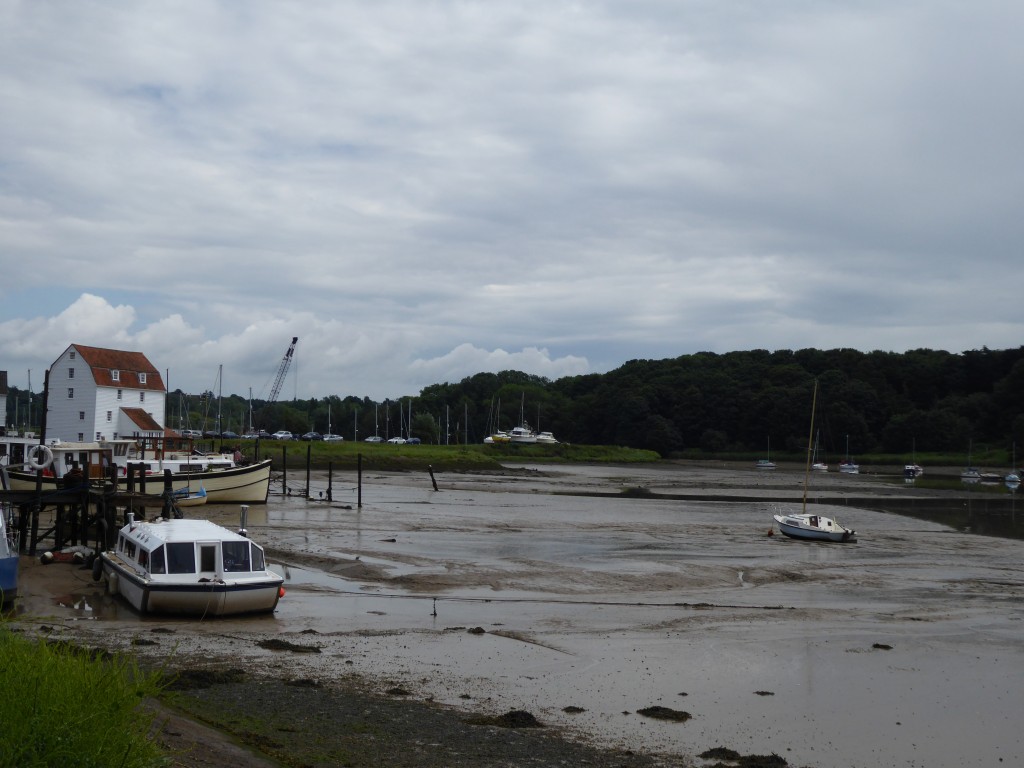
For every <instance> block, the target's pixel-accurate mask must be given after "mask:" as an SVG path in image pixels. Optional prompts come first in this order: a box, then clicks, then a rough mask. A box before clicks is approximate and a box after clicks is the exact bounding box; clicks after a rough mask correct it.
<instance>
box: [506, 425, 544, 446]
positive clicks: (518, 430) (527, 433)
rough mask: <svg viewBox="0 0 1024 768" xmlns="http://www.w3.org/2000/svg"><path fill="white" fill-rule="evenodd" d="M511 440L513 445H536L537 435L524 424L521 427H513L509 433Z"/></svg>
mask: <svg viewBox="0 0 1024 768" xmlns="http://www.w3.org/2000/svg"><path fill="white" fill-rule="evenodd" d="M508 437H509V440H510V441H511V442H513V443H536V442H537V435H536V434H534V431H533V430H532V429H530V427H529V425H527V424H523V425H522V426H521V427H512V429H511V431H509V433H508Z"/></svg>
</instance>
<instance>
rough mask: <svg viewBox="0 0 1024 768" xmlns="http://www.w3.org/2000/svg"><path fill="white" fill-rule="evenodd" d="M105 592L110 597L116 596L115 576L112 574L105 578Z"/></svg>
mask: <svg viewBox="0 0 1024 768" xmlns="http://www.w3.org/2000/svg"><path fill="white" fill-rule="evenodd" d="M107 592H109V593H110V594H112V595H116V594H117V574H116V573H114V572H111V573H110V575H109V576H107Z"/></svg>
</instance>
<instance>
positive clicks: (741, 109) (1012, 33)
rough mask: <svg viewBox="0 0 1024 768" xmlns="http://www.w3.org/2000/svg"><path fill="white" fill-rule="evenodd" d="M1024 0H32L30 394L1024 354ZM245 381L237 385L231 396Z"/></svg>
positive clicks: (3, 245) (17, 203)
mask: <svg viewBox="0 0 1024 768" xmlns="http://www.w3.org/2000/svg"><path fill="white" fill-rule="evenodd" d="M1022 29H1024V4H1022V3H1014V2H1009V0H1006V1H1001V0H975V2H971V3H964V2H947V1H946V0H906V1H903V2H901V1H900V0H886V1H885V2H874V1H873V0H865V1H862V2H827V1H826V0H814V2H810V1H809V0H799V1H798V0H773V1H772V2H753V1H746V2H739V1H735V2H730V0H702V1H694V0H629V1H628V2H627V1H626V0H621V1H620V2H561V3H560V2H552V0H537V1H536V2H534V1H533V0H517V1H516V2H501V1H500V0H487V1H486V2H472V1H469V0H464V1H462V2H448V1H447V0H433V1H432V2H427V1H425V0H417V1H415V2H413V1H408V2H407V1H405V0H377V1H376V2H344V1H341V0H329V1H328V0H325V1H323V2H310V1H308V0H306V1H304V2H263V1H260V0H245V1H244V2H237V1H231V2H228V1H225V2H212V1H200V0H168V1H167V2H145V1H141V2H140V1H138V0H136V1H135V2H131V3H124V2H82V0H67V1H65V2H60V1H54V2H46V1H45V0H23V1H21V2H19V1H18V0H0V260H2V269H3V276H2V280H0V302H2V303H0V369H6V370H7V371H8V376H9V381H10V383H11V384H12V385H14V386H18V387H25V386H27V385H28V371H29V370H31V372H32V373H31V376H32V386H33V389H35V390H36V391H38V390H39V389H41V388H42V381H43V373H44V371H45V369H46V368H47V367H49V366H50V365H51V364H52V363H53V362H54V361H55V360H56V359H57V358H58V357H59V356H60V354H61V353H62V352H63V351H64V350H65V349H66V348H67V347H68V345H70V344H74V343H78V344H88V345H94V346H102V347H110V348H115V349H125V350H133V351H140V352H143V353H144V354H145V355H146V356H147V357H148V358H149V359H150V361H152V363H153V364H154V365H155V366H156V367H157V369H159V370H160V371H161V372H163V373H166V374H167V376H168V384H169V386H170V388H171V389H172V390H174V389H178V388H181V389H183V390H184V391H186V392H189V393H194V392H200V391H202V390H205V389H213V390H214V391H216V390H217V388H218V387H220V388H222V390H223V393H224V394H231V393H237V394H242V395H246V394H248V392H249V391H250V390H251V391H252V394H253V396H254V397H257V398H261V397H266V396H267V395H268V394H269V391H270V387H271V385H272V383H273V378H274V374H275V373H276V371H277V368H278V365H279V363H280V361H281V358H282V356H283V355H284V353H285V351H286V349H287V348H288V344H289V342H290V341H291V338H292V336H298V337H299V343H298V346H297V349H296V353H295V357H294V361H295V362H294V365H293V367H292V371H291V374H290V376H289V378H288V381H287V382H286V384H285V387H284V389H283V390H282V394H281V398H282V399H286V398H290V397H292V396H296V395H297V396H298V397H302V398H305V397H321V396H324V395H328V394H339V395H341V396H345V395H358V396H360V397H361V396H369V397H372V398H375V399H380V400H382V399H384V398H395V397H399V396H403V395H414V394H416V393H418V392H419V390H420V389H421V388H422V387H424V386H426V385H429V384H433V383H439V382H444V381H458V380H460V379H462V378H463V377H465V376H468V375H471V374H474V373H477V372H480V371H500V370H505V369H517V370H522V371H527V372H529V373H534V374H538V375H542V376H546V377H549V378H551V379H556V378H559V377H562V376H566V375H573V374H580V373H592V372H604V371H607V370H610V369H612V368H615V367H617V366H619V365H621V364H622V363H624V362H625V361H627V360H631V359H635V358H657V359H660V358H668V357H677V356H679V355H683V354H689V353H693V352H699V351H714V352H729V351H733V350H746V349H757V348H761V349H772V350H774V349H801V348H806V347H817V348H824V349H831V348H835V347H853V348H856V349H860V350H864V351H870V350H875V349H880V350H889V351H895V352H902V351H905V350H908V349H916V348H922V347H923V348H930V349H945V350H950V351H952V352H962V351H965V350H971V349H980V348H981V347H983V346H987V347H989V348H992V349H1005V348H1011V347H1014V348H1015V347H1018V346H1020V345H1021V344H1022V343H1024V309H1022V307H1024V296H1022V293H1024V291H1022V286H1024V280H1022V274H1024V259H1022V255H1024V254H1022V251H1024V214H1022V212H1021V206H1022V201H1024V188H1022V187H1024V98H1022V94H1024V91H1022V79H1021V78H1022V73H1024V45H1022V44H1021V40H1020V34H1021V30H1022ZM221 367H222V369H223V376H222V377H221V378H218V371H219V370H221Z"/></svg>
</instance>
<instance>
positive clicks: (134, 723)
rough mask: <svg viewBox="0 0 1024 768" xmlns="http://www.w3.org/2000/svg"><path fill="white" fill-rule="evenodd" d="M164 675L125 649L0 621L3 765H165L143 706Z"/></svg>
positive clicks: (116, 767) (20, 767)
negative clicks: (75, 642) (102, 650)
mask: <svg viewBox="0 0 1024 768" xmlns="http://www.w3.org/2000/svg"><path fill="white" fill-rule="evenodd" d="M159 689H160V683H159V676H158V675H155V674H153V673H144V672H142V671H140V670H139V668H138V666H137V665H136V664H135V663H134V662H132V661H131V660H129V659H127V658H125V657H122V656H114V657H110V656H106V655H96V654H90V653H89V652H88V651H84V650H82V649H78V648H75V647H73V646H70V645H67V644H64V643H54V642H50V641H47V640H44V639H30V638H26V637H22V636H21V635H19V634H17V633H15V632H13V631H11V627H10V625H9V624H7V623H4V622H0V692H2V695H0V723H2V724H3V725H2V727H0V766H2V767H3V768H7V766H11V767H12V768H13V767H14V766H17V767H18V768H36V767H39V768H42V767H43V766H47V767H49V766H76V767H78V768H101V767H102V768H150V767H151V766H162V765H166V764H167V763H166V758H165V756H164V753H163V750H162V749H161V748H160V747H159V746H158V745H157V744H156V743H155V742H153V741H151V740H150V738H149V736H148V734H149V732H150V729H151V726H152V724H153V721H154V718H155V715H154V714H153V713H152V712H151V711H150V710H149V709H148V708H146V707H144V706H143V704H144V702H145V700H146V699H147V698H150V697H152V696H155V695H156V693H157V692H158V691H159Z"/></svg>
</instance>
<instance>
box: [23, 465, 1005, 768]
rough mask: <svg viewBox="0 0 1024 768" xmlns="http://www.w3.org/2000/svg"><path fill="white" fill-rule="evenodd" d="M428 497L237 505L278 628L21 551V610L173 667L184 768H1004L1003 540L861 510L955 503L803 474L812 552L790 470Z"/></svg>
mask: <svg viewBox="0 0 1024 768" xmlns="http://www.w3.org/2000/svg"><path fill="white" fill-rule="evenodd" d="M437 482H438V490H436V491H435V490H434V489H433V487H432V484H431V482H430V479H429V478H428V477H426V476H420V475H418V474H409V473H404V474H403V473H395V474H392V473H374V474H372V475H367V476H365V477H364V478H363V487H362V501H363V503H362V506H359V505H358V504H357V498H358V497H357V493H356V489H355V479H354V478H353V477H351V476H347V475H346V476H343V477H342V476H335V477H332V478H330V485H329V486H328V478H327V477H326V476H325V475H323V474H316V475H313V476H312V477H311V480H310V487H309V488H308V489H307V488H305V487H300V488H296V482H295V477H294V476H290V477H289V479H288V485H289V487H290V493H288V494H284V493H282V492H281V490H282V485H280V484H279V485H278V488H277V489H276V492H274V493H272V496H271V499H270V503H269V504H267V505H266V507H256V506H253V507H250V509H249V514H248V529H249V533H250V535H251V536H252V537H253V538H254V539H255V540H256V541H258V542H260V543H261V544H264V545H266V547H267V549H268V553H269V555H270V559H271V561H272V562H274V563H276V564H277V566H276V567H278V568H280V570H281V572H282V573H284V574H285V576H286V579H287V581H286V588H287V595H286V596H285V597H284V598H283V599H282V600H281V603H280V604H279V607H278V609H277V611H276V612H275V613H274V614H273V615H268V616H254V617H243V618H228V619H216V620H215V619H202V618H189V619H170V618H166V617H151V616H139V615H137V614H135V613H133V612H132V611H131V609H129V608H128V607H127V606H126V605H124V604H122V603H121V602H120V601H119V600H116V599H113V598H111V597H110V596H108V595H106V594H105V592H104V589H103V585H102V584H99V583H96V582H93V581H92V578H91V573H90V572H89V571H88V570H85V569H80V568H76V567H74V566H71V565H68V564H63V563H56V564H53V565H49V566H42V565H39V564H38V563H37V562H35V561H29V560H28V559H27V558H26V560H25V562H24V564H23V565H24V567H23V574H22V581H23V592H24V597H23V598H22V599H21V601H20V605H19V608H18V613H17V615H16V617H15V619H16V621H18V622H20V623H21V625H22V628H23V629H25V630H26V631H33V632H46V633H58V634H60V635H61V636H63V637H65V638H66V639H69V640H73V641H74V642H77V643H79V644H82V645H88V646H97V647H104V648H108V649H111V650H125V651H129V652H131V653H133V654H135V655H136V656H137V657H138V658H139V659H140V660H142V661H144V662H145V663H164V662H166V663H167V664H168V667H169V668H170V669H172V670H177V671H179V672H180V676H179V677H178V681H177V682H176V683H175V684H174V685H175V687H176V688H177V691H176V692H175V693H174V695H173V697H171V698H170V699H169V700H170V701H171V702H172V703H173V704H174V706H176V707H179V708H181V710H182V711H183V712H185V713H187V714H189V715H190V716H191V717H194V718H195V717H198V718H200V719H202V720H203V721H205V722H207V723H210V724H212V725H214V726H215V727H216V730H215V731H213V732H212V735H208V737H207V740H208V742H209V743H208V744H207V745H206V746H205V747H203V748H200V749H194V750H192V751H191V752H189V751H187V750H185V748H184V746H183V745H187V744H188V743H189V742H188V738H190V734H189V733H188V731H189V727H188V726H187V723H188V722H190V721H181V720H179V719H175V720H174V721H173V723H175V725H169V726H168V729H167V731H166V733H165V735H164V738H169V734H172V733H174V732H176V733H177V734H178V736H179V737H181V738H179V739H178V741H177V742H174V741H173V739H171V741H172V743H176V744H177V747H178V749H179V753H180V754H179V758H178V759H179V760H180V761H181V762H179V763H178V764H179V765H182V766H185V765H194V766H199V765H211V764H216V763H210V762H207V763H203V762H187V760H188V759H199V758H200V757H204V758H208V757H210V755H212V754H213V753H212V749H213V747H212V746H211V745H212V744H213V743H214V741H216V739H223V735H224V734H225V733H227V734H230V735H231V739H229V740H228V742H226V744H227V745H229V746H232V747H233V748H241V749H248V750H255V753H258V754H259V755H262V756H264V759H267V760H269V761H272V763H276V764H282V765H410V766H411V765H519V764H535V765H566V764H590V765H598V766H602V765H608V766H611V765H630V766H632V765H635V766H646V765H680V764H684V765H687V764H688V765H711V764H714V763H721V764H724V765H739V764H747V765H757V764H764V765H772V764H774V765H782V764H788V765H795V766H818V767H819V768H830V767H831V766H836V767H837V768H838V766H879V765H908V766H947V765H948V766H954V765H955V766H969V765H979V766H980V765H995V764H1005V765H1014V764H1024V744H1022V737H1021V736H1020V735H1019V729H1018V728H1017V721H1018V713H1019V712H1020V711H1021V709H1022V707H1024V640H1022V637H1021V632H1020V628H1021V621H1022V619H1024V601H1022V600H1021V598H1022V597H1024V558H1022V555H1024V542H1021V541H1020V540H1013V539H1004V538H997V537H990V536H981V535H977V534H974V533H971V532H965V531H963V530H958V529H956V528H953V527H950V526H948V525H945V524H942V523H938V522H929V521H928V520H926V519H922V518H921V517H907V516H904V515H900V514H894V513H892V512H887V511H885V510H884V507H885V504H884V503H883V504H879V503H876V502H877V500H878V499H882V500H885V499H890V498H891V499H892V500H893V502H894V503H893V506H894V508H895V507H900V508H903V507H905V506H906V505H907V504H911V505H912V506H915V508H924V507H927V505H928V504H931V503H935V504H942V505H947V506H948V505H949V504H951V503H952V504H964V505H968V506H969V505H972V504H974V503H976V502H974V500H973V499H972V497H971V496H970V495H966V494H965V495H962V496H961V495H959V494H951V493H945V492H928V491H924V490H921V489H917V488H915V487H914V486H913V485H904V484H902V483H901V482H895V481H894V480H893V479H892V478H891V477H886V476H878V475H867V474H865V475H854V476H840V475H838V474H835V473H829V475H827V476H816V477H814V478H813V479H812V485H811V488H812V490H811V493H810V494H809V498H810V503H811V504H812V505H813V507H814V508H815V509H817V510H818V511H820V512H821V513H822V514H825V515H828V516H830V517H833V518H837V519H839V520H840V521H841V522H842V523H843V524H844V525H847V526H849V527H852V528H855V529H856V530H857V538H858V541H857V543H855V544H824V543H808V542H800V541H794V540H790V539H786V538H784V537H782V536H781V535H780V534H779V533H778V531H777V530H775V529H774V526H773V521H772V513H773V512H775V511H778V510H780V509H790V510H791V509H794V505H795V506H797V507H798V506H800V505H801V504H802V495H803V487H804V473H803V472H802V471H801V470H800V468H798V467H793V468H786V467H780V468H779V470H776V471H774V472H768V473H765V472H758V471H757V470H754V469H753V468H745V467H736V466H714V465H706V466H696V465H687V464H677V465H658V466H643V467H608V466H586V467H580V466H569V467H557V468H554V467H542V466H526V465H523V466H515V467H512V466H510V467H508V468H507V470H506V471H505V472H499V473H473V474H444V475H439V476H438V477H437ZM304 484H305V478H302V485H303V486H304ZM328 497H330V500H329V501H328ZM865 499H872V500H873V501H872V502H871V503H870V504H867V503H864V500H865ZM896 502H899V504H897V503H896ZM980 506H981V505H979V508H980ZM869 507H870V508H869ZM1004 507H1005V510H1006V511H1005V512H998V513H993V512H991V511H979V513H978V514H979V515H982V514H1010V515H1016V510H1015V507H1014V506H1013V505H1012V504H1011V505H1008V506H1007V505H1004ZM1000 509H1003V507H1000ZM986 510H987V507H986ZM201 515H202V516H203V517H208V518H210V519H213V520H215V521H216V522H219V523H221V524H224V525H233V524H234V523H235V522H236V521H237V519H238V509H237V507H227V506H225V507H220V506H208V507H205V508H202V511H201ZM967 721H969V727H965V726H967V725H968V722H967ZM169 722H171V721H169ZM182 722H185V723H186V725H182ZM538 726H542V727H538ZM175 729H176V730H175ZM432 734H433V735H432ZM232 740H233V741H232ZM239 745H241V746H239ZM516 750H520V751H516ZM255 753H254V754H255ZM701 755H705V756H706V757H705V758H702V757H701ZM189 756H191V757H189ZM253 759H255V758H253ZM744 761H746V762H744ZM758 761H760V762H758ZM779 761H785V762H784V763H783V762H779Z"/></svg>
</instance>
